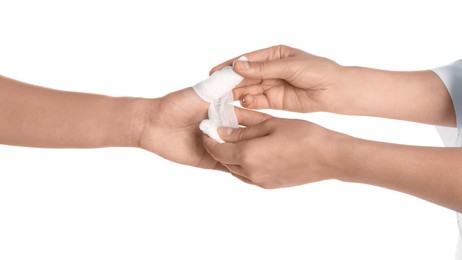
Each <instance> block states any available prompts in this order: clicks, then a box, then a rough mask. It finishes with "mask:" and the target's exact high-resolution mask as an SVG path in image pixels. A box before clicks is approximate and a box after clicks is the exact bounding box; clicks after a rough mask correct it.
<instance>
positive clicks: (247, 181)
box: [231, 173, 256, 185]
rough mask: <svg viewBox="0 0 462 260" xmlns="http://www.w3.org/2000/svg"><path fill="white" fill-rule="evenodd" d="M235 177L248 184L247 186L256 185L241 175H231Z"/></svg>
mask: <svg viewBox="0 0 462 260" xmlns="http://www.w3.org/2000/svg"><path fill="white" fill-rule="evenodd" d="M231 174H232V175H233V176H234V177H236V178H238V179H239V180H241V181H243V182H245V183H247V184H250V185H256V184H255V183H253V182H252V181H251V180H249V179H247V178H245V177H242V176H240V175H237V174H234V173H231Z"/></svg>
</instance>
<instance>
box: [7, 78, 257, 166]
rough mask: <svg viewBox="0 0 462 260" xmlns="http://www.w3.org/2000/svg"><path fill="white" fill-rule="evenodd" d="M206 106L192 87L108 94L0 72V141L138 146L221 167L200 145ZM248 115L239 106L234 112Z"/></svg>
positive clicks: (196, 163) (52, 145)
mask: <svg viewBox="0 0 462 260" xmlns="http://www.w3.org/2000/svg"><path fill="white" fill-rule="evenodd" d="M207 108H208V103H206V102H204V101H202V99H201V98H200V97H199V96H197V94H196V93H195V92H194V91H193V90H192V89H191V88H186V89H183V90H180V91H177V92H173V93H170V94H168V95H166V96H164V97H161V98H155V99H145V98H131V97H109V96H103V95H95V94H87V93H76V92H66V91H59V90H53V89H48V88H43V87H38V86H34V85H30V84H27V83H23V82H19V81H15V80H12V79H9V78H6V77H2V76H0V144H7V145H17V146H29V147H43V148H45V147H48V148H97V147H115V146H118V147H140V148H143V149H146V150H149V151H151V152H154V153H156V154H158V155H160V156H162V157H164V158H166V159H168V160H171V161H174V162H177V163H182V164H187V165H192V166H197V167H202V168H214V169H224V168H223V166H222V165H221V164H220V163H217V161H215V160H214V159H212V157H211V156H210V155H209V154H208V153H207V152H206V151H205V149H204V147H203V146H202V141H201V135H202V134H201V132H200V130H199V128H198V124H199V122H200V121H201V120H203V119H204V118H206V116H207ZM248 113H252V112H246V113H244V112H243V111H240V110H239V111H237V116H238V117H241V118H242V117H246V116H250V115H249V114H248ZM254 113H256V112H254Z"/></svg>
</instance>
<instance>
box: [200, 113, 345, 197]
mask: <svg viewBox="0 0 462 260" xmlns="http://www.w3.org/2000/svg"><path fill="white" fill-rule="evenodd" d="M255 121H258V120H255ZM219 133H220V136H221V138H223V140H225V141H226V142H228V143H225V144H219V143H217V142H216V141H214V140H213V139H211V138H209V137H205V136H204V137H203V142H204V146H205V148H206V149H207V151H208V152H209V153H210V154H211V156H212V157H213V158H214V159H215V160H217V161H219V162H221V163H222V164H223V165H224V166H226V168H228V169H229V171H230V172H231V173H233V174H234V175H235V176H236V177H238V178H239V179H241V180H243V181H245V182H248V183H252V184H256V185H258V186H260V187H263V188H280V187H288V186H295V185H301V184H305V183H311V182H316V181H321V180H326V179H332V178H336V177H337V175H338V173H339V172H340V170H339V169H338V168H337V167H336V165H337V163H336V162H337V160H336V145H337V144H338V142H337V141H338V139H339V138H342V137H343V136H344V135H341V134H338V133H335V132H332V131H330V130H327V129H325V128H322V127H320V126H318V125H315V124H313V123H310V122H306V121H301V120H291V119H280V118H270V119H267V120H265V121H263V122H261V123H257V124H254V125H249V126H248V127H247V128H239V129H234V130H233V131H232V132H231V133H230V134H228V129H223V128H220V129H219Z"/></svg>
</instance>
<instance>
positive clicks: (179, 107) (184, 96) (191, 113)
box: [139, 88, 268, 171]
mask: <svg viewBox="0 0 462 260" xmlns="http://www.w3.org/2000/svg"><path fill="white" fill-rule="evenodd" d="M208 106H209V104H208V103H207V102H205V101H203V100H202V99H201V98H200V97H199V96H198V95H197V94H196V93H195V92H194V90H193V89H192V88H186V89H183V90H179V91H176V92H173V93H170V94H168V95H166V96H164V97H162V98H159V99H153V100H151V104H150V105H149V108H148V113H147V117H146V120H145V121H146V123H145V124H144V125H145V126H144V130H143V131H142V134H141V137H140V140H139V146H140V147H141V148H143V149H146V150H149V151H151V152H154V153H156V154H158V155H160V156H162V157H164V158H165V159H168V160H170V161H173V162H177V163H181V164H186V165H191V166H196V167H201V168H208V169H216V170H223V171H227V169H226V168H225V167H223V165H221V164H220V163H218V162H217V161H216V160H214V159H213V158H212V157H211V156H210V155H209V154H208V153H207V151H206V150H205V148H204V146H203V145H202V140H201V138H202V135H203V134H202V132H201V131H200V130H199V123H200V122H201V121H202V120H203V119H205V118H207V110H208ZM235 112H236V116H237V118H238V121H242V122H247V121H248V120H249V118H251V119H254V118H267V117H268V116H267V115H265V114H262V113H258V112H255V111H249V110H245V109H239V108H236V110H235Z"/></svg>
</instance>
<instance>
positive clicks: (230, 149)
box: [202, 135, 237, 164]
mask: <svg viewBox="0 0 462 260" xmlns="http://www.w3.org/2000/svg"><path fill="white" fill-rule="evenodd" d="M202 143H203V144H204V147H205V150H207V152H208V153H209V154H210V155H211V156H212V158H213V159H215V160H217V161H219V162H220V163H222V164H237V160H236V156H235V144H232V143H224V144H220V143H218V142H217V141H215V140H213V139H212V138H210V137H208V136H206V135H203V136H202Z"/></svg>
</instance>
